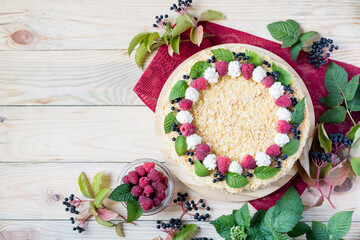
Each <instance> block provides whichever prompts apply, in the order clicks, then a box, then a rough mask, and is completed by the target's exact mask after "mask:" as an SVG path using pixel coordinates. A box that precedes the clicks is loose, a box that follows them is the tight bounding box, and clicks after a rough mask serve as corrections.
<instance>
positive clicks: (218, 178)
mask: <svg viewBox="0 0 360 240" xmlns="http://www.w3.org/2000/svg"><path fill="white" fill-rule="evenodd" d="M224 180H225V175H224V174H222V173H221V172H220V171H217V172H216V173H215V174H214V179H213V180H212V182H213V183H216V182H221V181H224Z"/></svg>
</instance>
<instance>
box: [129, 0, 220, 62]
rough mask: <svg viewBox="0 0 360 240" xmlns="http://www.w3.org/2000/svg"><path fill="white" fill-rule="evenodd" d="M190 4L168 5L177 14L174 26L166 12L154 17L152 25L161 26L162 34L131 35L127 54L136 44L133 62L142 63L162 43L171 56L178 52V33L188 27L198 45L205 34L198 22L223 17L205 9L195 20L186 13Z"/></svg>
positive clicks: (191, 38)
mask: <svg viewBox="0 0 360 240" xmlns="http://www.w3.org/2000/svg"><path fill="white" fill-rule="evenodd" d="M175 5H176V4H175ZM190 6H191V4H190V3H187V5H185V4H182V3H180V4H179V6H174V5H172V6H171V7H170V10H174V11H175V12H176V13H178V14H179V16H178V17H177V18H176V25H175V26H173V25H172V23H171V21H170V19H169V18H168V15H167V14H165V15H160V16H156V17H155V19H156V23H154V24H153V27H155V28H161V30H162V32H163V34H162V35H160V33H159V32H142V33H139V34H137V35H136V36H135V37H133V39H132V40H131V41H130V44H129V47H128V54H129V56H130V55H131V53H132V52H133V51H134V49H135V48H136V46H138V48H137V50H136V52H135V62H136V64H137V65H138V66H139V67H141V66H142V65H143V61H144V59H145V58H146V56H148V53H151V52H152V51H154V50H155V49H157V48H159V47H160V46H162V45H167V46H168V53H169V55H170V56H173V54H174V53H176V54H179V50H180V49H179V47H180V42H181V39H180V34H181V33H183V32H185V31H186V30H188V29H190V41H191V42H192V43H194V44H196V45H198V46H200V44H201V42H202V40H203V38H204V37H206V36H204V28H203V26H202V25H199V22H202V21H214V20H219V19H224V16H223V15H222V13H221V12H219V11H214V10H206V11H204V12H202V13H201V14H200V16H199V17H198V18H197V20H196V19H195V18H194V17H193V16H191V15H190V14H188V9H189V7H190ZM183 41H188V40H187V39H186V40H183Z"/></svg>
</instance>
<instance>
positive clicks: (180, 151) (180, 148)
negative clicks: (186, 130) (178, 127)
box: [175, 136, 187, 156]
mask: <svg viewBox="0 0 360 240" xmlns="http://www.w3.org/2000/svg"><path fill="white" fill-rule="evenodd" d="M186 149H187V144H186V138H185V137H184V136H178V137H177V138H176V140H175V151H176V153H177V155H179V156H182V155H184V154H185V153H186Z"/></svg>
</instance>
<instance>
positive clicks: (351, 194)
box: [0, 163, 360, 222]
mask: <svg viewBox="0 0 360 240" xmlns="http://www.w3.org/2000/svg"><path fill="white" fill-rule="evenodd" d="M125 164H126V163H7V164H3V165H2V167H1V169H0V173H1V174H0V182H1V183H2V184H1V185H0V192H1V196H0V212H1V215H0V221H3V220H16V219H28V220H39V219H51V220H59V219H61V220H66V219H68V218H69V217H70V214H69V212H65V211H64V208H65V207H64V206H63V205H62V200H63V199H64V198H65V197H67V196H69V195H70V194H71V193H74V194H75V195H77V196H79V197H82V195H81V193H80V191H79V189H78V186H77V178H78V176H79V174H80V172H81V171H85V173H86V174H87V176H88V178H89V179H90V180H91V179H92V177H93V176H94V175H95V174H96V173H97V172H99V171H102V170H105V177H104V185H103V186H106V187H111V188H114V187H116V180H117V178H118V175H119V173H120V171H121V170H122V168H123V167H124V166H125ZM359 188H360V182H359V181H357V182H354V185H353V187H352V188H351V190H350V191H348V192H346V193H343V194H338V193H334V194H333V196H332V201H333V203H334V204H335V206H336V207H337V209H332V208H331V206H330V205H329V204H328V203H327V202H325V203H324V205H323V206H321V207H317V208H312V209H310V210H306V211H304V213H303V217H304V218H303V220H304V221H313V220H314V221H315V220H317V221H328V220H329V219H330V217H331V215H332V214H334V213H335V212H338V211H344V210H354V215H353V221H358V222H359V221H360V195H359V194H358V191H359ZM179 191H180V192H188V193H189V195H190V196H191V198H192V199H195V200H196V199H199V198H203V197H204V196H203V195H200V194H198V193H196V192H193V191H191V190H189V189H188V188H187V187H186V186H185V185H184V184H182V183H181V182H179V181H178V180H177V179H175V193H176V192H179ZM304 196H306V195H304ZM82 198H83V197H82ZM205 199H206V203H207V205H208V206H210V207H211V211H210V215H211V219H215V218H217V217H219V216H221V215H223V214H230V213H231V211H232V209H239V208H240V207H241V206H242V205H243V204H242V203H231V202H227V203H226V204H225V203H224V202H223V201H220V200H217V199H212V198H208V197H205ZM305 200H306V199H305ZM104 204H105V206H107V207H109V208H110V209H113V210H115V211H118V212H119V213H121V214H123V215H126V210H125V209H124V208H123V206H122V205H121V204H120V203H117V202H113V201H111V200H109V199H106V200H105V201H104ZM84 208H85V207H84ZM250 210H251V213H254V212H255V210H254V208H253V207H251V206H250ZM180 212H181V210H180V207H179V206H177V205H175V204H174V203H171V204H170V205H169V206H168V207H167V208H166V209H165V210H164V211H162V212H160V213H159V214H156V215H153V216H146V217H142V218H141V219H140V220H144V221H147V220H156V219H161V220H166V219H170V218H172V217H179V215H180ZM184 219H188V218H187V217H186V218H184ZM211 219H210V220H211Z"/></svg>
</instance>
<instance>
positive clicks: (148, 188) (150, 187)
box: [144, 185, 155, 197]
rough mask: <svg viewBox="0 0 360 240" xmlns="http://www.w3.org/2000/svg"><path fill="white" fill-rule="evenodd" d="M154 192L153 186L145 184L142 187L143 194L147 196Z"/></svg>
mask: <svg viewBox="0 0 360 240" xmlns="http://www.w3.org/2000/svg"><path fill="white" fill-rule="evenodd" d="M153 192H155V190H154V188H153V187H152V186H150V185H147V186H146V187H145V188H144V194H145V195H146V196H147V197H150V195H151V194H152V193H153Z"/></svg>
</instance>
